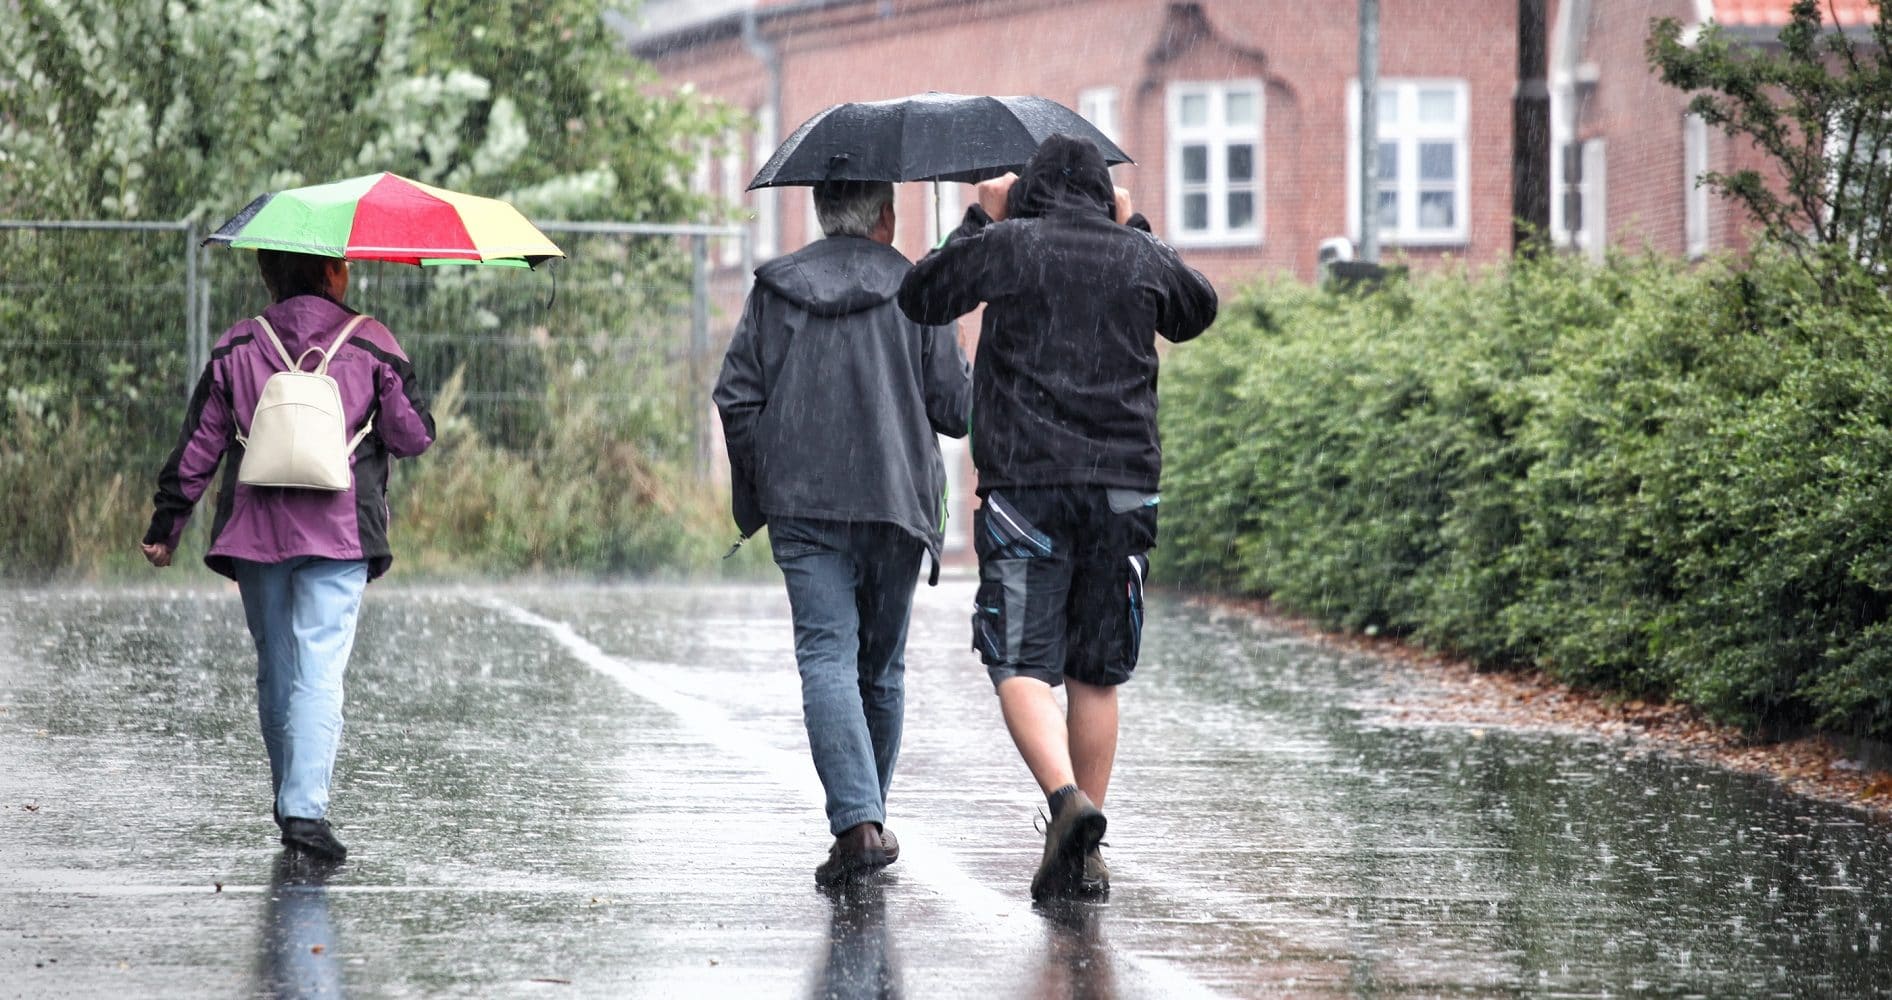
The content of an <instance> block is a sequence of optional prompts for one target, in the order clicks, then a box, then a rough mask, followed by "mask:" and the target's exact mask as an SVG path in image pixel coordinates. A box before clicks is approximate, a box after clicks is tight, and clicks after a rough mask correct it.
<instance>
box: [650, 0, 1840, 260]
mask: <svg viewBox="0 0 1892 1000" xmlns="http://www.w3.org/2000/svg"><path fill="white" fill-rule="evenodd" d="M1788 4H1789V0H1549V7H1550V12H1549V19H1548V35H1549V67H1548V69H1549V77H1550V82H1551V90H1552V119H1553V122H1552V133H1553V136H1552V138H1553V149H1554V152H1553V156H1552V158H1551V160H1552V174H1553V179H1552V187H1553V192H1552V198H1551V203H1552V218H1551V223H1552V230H1553V232H1554V233H1555V234H1556V237H1557V241H1558V242H1559V243H1560V244H1561V245H1566V246H1575V247H1580V248H1587V249H1588V250H1590V251H1591V252H1593V253H1599V254H1600V252H1601V250H1602V248H1603V247H1604V246H1605V245H1618V246H1628V247H1631V248H1640V247H1642V246H1645V245H1647V246H1649V247H1652V248H1654V249H1656V250H1658V251H1662V252H1670V253H1677V254H1680V253H1690V254H1701V253H1706V252H1709V251H1712V250H1714V249H1717V248H1721V247H1726V246H1738V245H1740V244H1741V242H1742V235H1741V230H1742V227H1743V220H1742V219H1741V217H1740V216H1739V215H1738V213H1737V212H1736V210H1735V209H1734V208H1733V207H1732V206H1728V205H1724V204H1721V203H1720V202H1719V201H1718V199H1715V198H1714V197H1713V196H1712V195H1711V194H1710V193H1709V192H1707V191H1706V190H1701V189H1697V188H1696V187H1695V186H1694V184H1693V183H1692V177H1693V176H1694V175H1697V174H1699V173H1700V172H1701V171H1703V170H1709V169H1730V168H1735V167H1739V166H1744V165H1749V163H1750V162H1751V161H1752V160H1753V154H1752V152H1751V151H1747V150H1743V149H1738V148H1735V144H1733V143H1731V142H1730V141H1729V140H1727V139H1726V138H1725V137H1724V136H1721V135H1720V134H1719V133H1710V132H1709V131H1708V130H1706V129H1704V128H1702V127H1701V125H1700V123H1699V122H1698V121H1691V120H1689V119H1688V117H1687V116H1686V114H1685V111H1686V107H1685V106H1686V103H1687V98H1686V95H1684V94H1682V93H1680V92H1678V91H1675V90H1674V89H1672V88H1669V87H1667V86H1665V85H1664V84H1663V83H1662V82H1661V81H1660V80H1658V79H1657V78H1656V77H1655V75H1654V73H1653V72H1652V71H1651V70H1650V68H1649V65H1648V60H1647V58H1646V56H1645V55H1644V43H1645V41H1646V39H1647V37H1648V34H1649V25H1650V22H1651V20H1652V19H1654V18H1657V17H1674V18H1676V19H1677V20H1679V21H1680V22H1682V23H1683V24H1684V25H1685V26H1689V27H1690V29H1691V30H1697V29H1698V27H1699V25H1701V24H1703V23H1706V22H1708V21H1711V20H1712V21H1716V22H1718V23H1720V24H1722V25H1724V26H1726V27H1728V28H1730V29H1731V30H1734V31H1737V32H1741V33H1745V34H1748V35H1750V36H1752V37H1754V38H1755V39H1756V40H1757V41H1765V40H1767V39H1769V38H1771V37H1772V36H1773V34H1774V33H1775V32H1776V31H1777V30H1778V28H1779V25H1780V24H1782V23H1784V22H1785V19H1786V11H1787V7H1788ZM1835 9H1836V10H1837V11H1838V13H1839V16H1840V19H1841V21H1842V22H1845V23H1848V24H1850V25H1861V24H1867V23H1870V13H1871V6H1870V2H1869V0H1835ZM1357 11H1358V5H1357V4H1355V3H1346V2H1340V3H1331V4H1306V5H1286V4H1275V3H1262V2H1259V0H1197V2H1186V3H1185V2H1169V0H647V2H646V4H645V12H644V14H643V15H642V20H641V22H640V23H639V24H637V25H636V26H631V27H628V28H627V34H628V35H629V36H630V37H631V39H632V45H633V48H634V49H635V50H636V51H637V52H638V53H639V54H640V55H643V56H644V57H646V58H647V59H649V60H650V61H651V62H652V63H653V64H654V65H655V66H656V68H657V69H658V71H659V73H660V74H661V75H662V76H663V78H664V79H666V80H668V81H673V82H675V83H676V84H679V85H682V84H685V83H688V84H691V85H693V86H695V87H696V88H697V89H698V90H700V91H702V92H705V93H708V94H711V95H714V96H717V97H720V98H722V99H724V100H726V101H728V102H729V103H731V104H732V105H734V106H735V107H738V108H741V109H744V110H746V111H748V112H750V114H751V115H752V116H753V119H754V121H755V123H756V125H757V128H756V132H755V134H753V135H749V136H739V137H738V136H732V137H731V138H732V139H733V140H735V141H733V142H732V143H731V145H732V147H733V148H734V152H732V153H730V154H727V155H724V156H722V157H721V158H720V159H717V160H716V161H715V162H710V161H709V160H707V159H706V161H705V164H704V167H703V169H701V170H700V171H699V175H698V178H697V182H698V183H699V184H701V185H703V186H704V187H705V188H706V189H708V190H711V191H713V192H717V193H720V194H723V195H724V196H726V197H727V198H728V199H730V200H731V201H734V202H739V203H741V204H742V205H744V206H745V207H746V208H748V210H749V213H750V216H751V219H752V225H753V226H754V233H755V248H756V251H757V256H758V257H764V258H765V257H767V256H770V255H771V254H773V253H774V252H778V251H780V250H782V249H784V248H793V247H797V246H800V245H802V244H803V243H805V242H806V241H807V240H808V239H809V238H810V236H811V234H812V230H813V228H814V227H813V224H812V223H813V220H812V213H811V210H810V208H809V206H808V197H807V192H806V191H805V190H802V189H798V188H789V189H784V190H782V191H779V192H766V191H765V192H750V193H744V192H743V191H742V188H743V187H744V185H746V184H747V182H748V179H749V178H750V177H751V176H752V175H753V173H754V171H755V169H756V168H757V166H759V164H760V163H761V161H762V160H763V159H764V158H766V157H767V155H768V154H769V152H771V151H772V150H773V148H774V146H775V144H776V142H777V141H778V140H779V139H780V138H781V137H783V136H786V135H787V134H788V133H789V132H790V131H792V130H793V128H794V127H795V126H796V125H797V124H799V123H800V122H802V121H804V120H806V119H807V118H808V117H809V116H811V115H813V114H815V113H816V112H818V111H820V110H821V109H822V108H825V107H827V106H828V105H830V104H834V103H837V102H840V101H850V100H879V99H883V98H891V97H899V96H903V95H906V94H912V93H917V92H921V91H925V90H940V91H948V92H957V93H987V94H1026V93H1029V94H1039V95H1042V96H1046V97H1050V98H1053V99H1056V100H1059V101H1062V102H1064V103H1066V104H1068V105H1069V106H1071V107H1073V108H1075V109H1077V110H1078V111H1080V112H1081V113H1083V114H1084V115H1085V116H1086V117H1088V118H1091V119H1092V120H1093V122H1095V123H1096V124H1097V125H1099V126H1100V127H1101V128H1103V129H1104V131H1105V132H1106V133H1108V134H1110V135H1112V136H1113V137H1114V138H1115V139H1116V140H1117V142H1118V144H1119V145H1121V146H1123V147H1124V149H1125V150H1127V151H1128V152H1129V153H1130V154H1131V155H1132V156H1133V157H1135V158H1136V160H1137V162H1136V164H1134V165H1125V166H1121V167H1118V168H1117V169H1116V170H1115V174H1116V176H1117V179H1118V183H1120V184H1123V185H1124V186H1126V187H1128V188H1129V189H1130V191H1131V193H1132V196H1133V198H1134V199H1135V201H1136V204H1137V207H1138V208H1139V209H1140V210H1142V211H1143V212H1144V213H1145V214H1146V215H1147V216H1149V218H1150V220H1151V222H1152V223H1153V224H1154V226H1155V227H1156V231H1157V233H1158V234H1159V235H1161V236H1162V237H1163V238H1164V239H1166V240H1168V241H1169V242H1171V243H1172V244H1174V245H1176V246H1177V247H1178V248H1180V249H1182V250H1183V251H1184V252H1185V254H1186V256H1187V258H1188V259H1189V261H1190V262H1191V263H1192V264H1194V265H1195V266H1197V267H1199V268H1200V269H1202V270H1203V271H1204V272H1205V273H1206V274H1208V275H1209V276H1210V277H1211V278H1213V279H1214V280H1215V281H1216V282H1217V284H1218V285H1219V286H1221V287H1223V288H1224V289H1229V288H1230V287H1231V286H1233V285H1234V284H1236V283H1239V282H1241V281H1243V280H1246V279H1249V278H1251V277H1254V276H1256V275H1261V274H1270V273H1279V272H1287V273H1290V274H1293V275H1296V276H1299V277H1302V278H1311V277H1313V276H1314V275H1315V273H1316V267H1317V265H1316V259H1317V253H1318V251H1319V248H1320V246H1321V244H1322V242H1323V241H1325V240H1328V239H1331V238H1334V237H1347V238H1349V239H1351V240H1353V241H1355V242H1357V239H1358V235H1359V219H1358V214H1359V212H1358V208H1357V206H1358V203H1359V200H1358V197H1357V195H1356V194H1355V192H1356V191H1357V183H1358V181H1357V170H1356V168H1355V166H1354V164H1355V163H1356V162H1357V160H1356V156H1357V153H1356V150H1357V145H1358V143H1357V139H1356V136H1357V131H1356V129H1357V115H1356V114H1355V110H1354V109H1355V108H1356V106H1357V100H1358V98H1357V87H1356V85H1355V78H1356V69H1357V32H1358V24H1357V20H1356V18H1357ZM1517 17H1518V4H1517V3H1516V2H1514V0H1382V4H1381V14H1380V38H1381V42H1380V64H1379V76H1380V81H1381V91H1380V94H1381V99H1380V114H1379V118H1380V124H1379V138H1380V150H1381V155H1380V161H1381V168H1380V179H1379V205H1380V211H1381V215H1382V218H1381V222H1382V226H1381V242H1382V246H1383V248H1384V252H1385V253H1386V254H1387V255H1388V256H1403V257H1404V258H1406V259H1408V260H1409V261H1410V262H1411V263H1413V264H1414V265H1415V266H1419V267H1425V266H1428V265H1429V264H1431V263H1433V262H1436V261H1439V260H1443V259H1463V260H1468V261H1471V262H1473V263H1490V262H1495V261H1498V260H1501V259H1503V258H1504V257H1505V256H1506V255H1507V254H1508V253H1509V252H1510V250H1511V238H1512V237H1511V211H1512V197H1511V195H1512V192H1511V184H1512V168H1511V160H1512V156H1511V149H1512V136H1511V132H1512V98H1513V95H1514V94H1515V93H1516V91H1517V87H1518V82H1517V44H1518V43H1517V39H1518V22H1517ZM908 188H909V189H908V190H904V191H902V192H901V196H900V197H901V200H900V203H899V207H900V214H901V218H902V220H903V224H902V226H901V234H900V247H901V249H902V250H904V251H905V252H907V253H908V254H909V255H910V256H918V255H919V254H920V253H921V252H923V250H924V249H925V247H926V246H928V245H929V244H930V242H931V240H932V239H933V238H934V236H935V231H934V229H933V224H932V218H931V215H932V212H931V210H930V208H929V205H930V201H929V192H928V191H927V190H926V189H925V188H924V186H922V185H917V184H916V185H909V186H908ZM943 193H944V199H943V201H944V207H945V209H946V212H945V214H946V215H947V216H949V217H950V218H949V221H948V223H947V224H948V225H950V224H951V219H952V218H956V217H957V215H958V212H959V210H960V208H961V206H963V204H964V203H965V201H966V200H967V198H968V197H969V191H968V189H966V188H964V186H958V185H954V186H947V187H946V189H945V190H944V192H943ZM727 262H728V263H730V264H734V263H735V259H734V256H733V251H732V255H731V257H730V259H729V260H728V261H727Z"/></svg>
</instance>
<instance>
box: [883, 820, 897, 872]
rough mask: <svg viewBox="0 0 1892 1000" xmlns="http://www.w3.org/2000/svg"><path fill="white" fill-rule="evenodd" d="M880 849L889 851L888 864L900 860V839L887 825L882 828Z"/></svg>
mask: <svg viewBox="0 0 1892 1000" xmlns="http://www.w3.org/2000/svg"><path fill="white" fill-rule="evenodd" d="M880 849H881V850H883V851H886V852H887V863H888V864H893V863H894V862H896V861H898V860H900V841H899V839H898V838H896V837H894V835H893V831H892V830H889V829H887V828H886V827H885V826H882V827H881V828H880Z"/></svg>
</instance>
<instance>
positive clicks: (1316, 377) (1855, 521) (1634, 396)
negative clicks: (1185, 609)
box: [1158, 258, 1892, 737]
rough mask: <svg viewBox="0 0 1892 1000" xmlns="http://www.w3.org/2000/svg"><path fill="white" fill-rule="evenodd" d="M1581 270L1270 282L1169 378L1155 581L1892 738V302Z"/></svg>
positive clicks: (1787, 287) (1743, 276)
mask: <svg viewBox="0 0 1892 1000" xmlns="http://www.w3.org/2000/svg"><path fill="white" fill-rule="evenodd" d="M1841 285H1842V289H1841V292H1840V293H1839V295H1838V298H1839V299H1841V300H1842V301H1841V302H1839V303H1837V304H1834V303H1831V302H1828V301H1822V299H1821V295H1820V291H1819V289H1817V288H1816V287H1814V286H1813V285H1812V284H1811V282H1810V281H1809V280H1808V278H1807V276H1806V274H1805V272H1804V271H1803V270H1801V269H1799V268H1797V267H1795V266H1792V265H1791V264H1787V263H1784V262H1781V261H1777V260H1766V259H1763V260H1760V261H1758V262H1756V263H1754V264H1752V265H1751V266H1749V267H1747V268H1746V269H1745V270H1741V271H1735V270H1731V269H1729V268H1728V267H1726V266H1722V265H1709V266H1704V267H1700V268H1695V269H1690V268H1687V267H1684V266H1682V265H1679V264H1677V263H1673V262H1667V261H1663V260H1659V259H1654V258H1640V259H1616V260H1613V261H1611V262H1610V263H1609V264H1608V265H1607V266H1604V267H1592V266H1588V265H1585V264H1582V263H1575V262H1571V261H1567V260H1563V259H1558V258H1549V259H1544V260H1539V261H1533V262H1521V263H1518V264H1516V265H1514V266H1512V267H1510V268H1509V269H1507V270H1504V271H1501V272H1494V273H1489V274H1481V275H1471V274H1466V273H1453V274H1441V275H1434V276H1430V277H1423V278H1417V279H1414V280H1411V281H1395V282H1394V283H1393V284H1391V285H1390V286H1388V287H1387V288H1385V289H1383V290H1382V291H1380V292H1377V293H1374V294H1369V295H1355V294H1343V293H1334V292H1329V291H1322V290H1317V289H1312V288H1307V287H1303V286H1297V285H1292V284H1272V285H1266V286H1262V287H1259V288H1257V289H1254V290H1252V291H1250V292H1249V293H1247V294H1245V295H1243V296H1241V297H1239V298H1238V299H1236V300H1235V301H1234V302H1233V303H1231V304H1230V305H1229V306H1228V308H1227V309H1226V310H1225V312H1224V315H1223V318H1222V320H1221V321H1220V322H1219V323H1218V325H1217V328H1216V329H1215V330H1214V331H1212V332H1211V333H1210V334H1209V335H1208V336H1206V337H1204V338H1203V339H1202V340H1200V341H1198V342H1196V343H1194V344H1191V345H1189V346H1187V347H1184V348H1182V349H1180V350H1178V351H1176V352H1174V353H1173V354H1172V355H1171V356H1170V360H1169V361H1168V362H1166V366H1165V372H1164V384H1163V428H1164V441H1165V444H1166V450H1167V455H1166V465H1167V472H1166V482H1165V494H1166V496H1165V498H1164V510H1165V521H1164V526H1163V544H1162V547H1161V549H1160V550H1159V553H1158V559H1159V565H1158V572H1159V573H1160V574H1163V575H1165V576H1167V577H1168V578H1169V579H1170V580H1171V581H1173V582H1177V583H1181V584H1183V585H1186V586H1200V587H1206V588H1212V589H1220V590H1227V591H1234V592H1239V593H1244V594H1254V595H1265V596H1268V597H1271V598H1273V599H1274V600H1275V601H1277V602H1278V603H1279V604H1280V605H1281V606H1283V607H1285V608H1287V609H1291V610H1293V611H1295V612H1298V613H1303V614H1307V615H1309V616H1311V617H1314V618H1316V619H1317V620H1319V621H1321V622H1323V623H1325V624H1327V625H1329V626H1332V627H1337V628H1344V629H1356V630H1362V631H1373V632H1384V633H1392V634H1403V635H1408V636H1411V637H1412V638H1414V639H1415V640H1417V641H1420V642H1423V643H1426V644H1428V645H1431V646H1434V647H1437V648H1441V649H1445V650H1448V651H1451V652H1454V653H1457V654H1460V655H1464V656H1468V657H1470V658H1471V659H1473V660H1474V661H1476V662H1478V663H1481V664H1484V665H1489V666H1515V665H1526V666H1537V667H1541V668H1543V669H1545V670H1547V671H1549V672H1550V673H1552V674H1553V675H1555V676H1557V677H1559V678H1561V679H1564V680H1568V681H1572V682H1576V683H1579V684H1584V685H1589V686H1597V687H1603V688H1609V689H1616V690H1621V691H1624V692H1627V693H1635V694H1659V695H1668V696H1673V697H1677V698H1680V699H1683V700H1686V701H1688V702H1691V703H1693V704H1696V705H1699V706H1701V707H1702V708H1704V709H1706V710H1707V711H1708V712H1709V713H1710V714H1712V715H1713V716H1715V717H1717V718H1720V719H1723V720H1727V721H1732V722H1737V723H1740V724H1743V725H1747V726H1752V727H1756V728H1759V729H1763V730H1769V731H1791V730H1796V729H1799V728H1802V727H1806V726H1817V727H1821V728H1824V729H1827V730H1831V731H1839V732H1846V733H1855V734H1864V735H1873V736H1878V737H1892V634H1888V632H1889V631H1892V626H1889V625H1888V617H1889V616H1888V614H1887V612H1888V607H1889V606H1892V604H1889V601H1888V598H1892V374H1889V373H1892V364H1889V363H1892V346H1889V345H1888V342H1887V340H1888V335H1892V323H1889V322H1888V320H1892V307H1889V306H1888V303H1887V301H1886V299H1885V297H1884V296H1883V294H1882V293H1881V292H1880V291H1879V290H1878V288H1877V287H1876V285H1875V283H1874V282H1873V281H1872V280H1871V276H1868V275H1863V274H1853V275H1849V276H1847V277H1846V280H1845V281H1844V282H1842V283H1841Z"/></svg>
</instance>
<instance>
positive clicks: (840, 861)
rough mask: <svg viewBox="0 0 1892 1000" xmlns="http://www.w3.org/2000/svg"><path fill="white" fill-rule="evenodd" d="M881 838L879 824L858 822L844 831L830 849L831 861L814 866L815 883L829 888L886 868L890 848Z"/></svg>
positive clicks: (829, 856)
mask: <svg viewBox="0 0 1892 1000" xmlns="http://www.w3.org/2000/svg"><path fill="white" fill-rule="evenodd" d="M880 838H881V833H880V824H878V823H857V824H855V825H854V826H850V827H848V828H847V829H846V830H844V831H842V833H841V835H840V836H839V837H836V838H834V846H832V847H830V848H828V860H826V861H823V862H822V863H821V865H820V867H817V868H816V869H815V884H816V885H818V886H821V887H823V888H827V887H830V886H836V885H844V884H846V883H849V882H858V881H860V880H861V879H864V878H866V877H867V876H869V875H872V874H873V873H874V872H876V871H878V870H880V869H882V868H885V867H887V863H888V862H887V849H886V848H885V847H883V846H882V842H881V839H880Z"/></svg>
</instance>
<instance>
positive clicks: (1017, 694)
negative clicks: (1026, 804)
mask: <svg viewBox="0 0 1892 1000" xmlns="http://www.w3.org/2000/svg"><path fill="white" fill-rule="evenodd" d="M1112 705H1113V706H1114V705H1115V702H1114V701H1113V702H1112ZM999 709H1000V711H1002V712H1004V714H1005V728H1006V730H1007V731H1009V732H1010V733H1011V734H1012V742H1013V743H1014V744H1016V745H1017V747H1018V755H1019V756H1020V757H1023V758H1025V766H1026V767H1028V768H1030V769H1031V776H1032V777H1033V778H1036V779H1037V780H1038V786H1039V787H1040V788H1043V789H1044V790H1045V792H1046V793H1050V792H1053V791H1056V790H1057V789H1060V788H1063V787H1064V786H1065V785H1070V784H1075V783H1076V779H1075V778H1074V777H1073V776H1072V771H1071V746H1070V742H1069V737H1068V736H1067V735H1066V732H1065V728H1064V710H1063V709H1062V708H1060V707H1059V706H1058V699H1057V696H1056V695H1054V694H1052V693H1051V685H1049V684H1046V683H1045V682H1044V681H1041V680H1036V679H1034V678H1030V677H1008V678H1006V679H1005V680H1003V681H1001V682H999ZM1111 720H1112V726H1111V742H1112V744H1113V745H1114V744H1115V742H1116V726H1115V720H1116V715H1115V713H1114V712H1113V713H1112V715H1111ZM1108 773H1109V770H1108V767H1106V769H1105V774H1106V775H1108Z"/></svg>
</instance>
